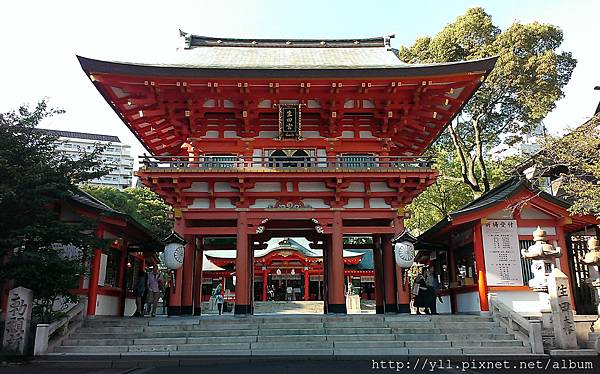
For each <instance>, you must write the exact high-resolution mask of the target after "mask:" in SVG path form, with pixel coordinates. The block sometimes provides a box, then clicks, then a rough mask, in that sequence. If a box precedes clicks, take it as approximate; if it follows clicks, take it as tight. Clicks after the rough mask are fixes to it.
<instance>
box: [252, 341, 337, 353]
mask: <svg viewBox="0 0 600 374" xmlns="http://www.w3.org/2000/svg"><path fill="white" fill-rule="evenodd" d="M306 348H310V349H326V348H333V342H329V341H321V342H311V343H310V344H306V342H294V341H287V342H256V343H250V349H252V350H257V349H264V350H269V351H271V350H275V349H281V350H292V349H306Z"/></svg>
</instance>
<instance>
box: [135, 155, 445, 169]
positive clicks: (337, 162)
mask: <svg viewBox="0 0 600 374" xmlns="http://www.w3.org/2000/svg"><path fill="white" fill-rule="evenodd" d="M140 164H142V165H143V166H144V167H146V168H201V169H233V168H242V169H244V168H270V169H273V168H275V169H279V168H285V169H289V168H304V169H323V168H347V169H367V170H371V169H382V168H383V169H401V168H431V166H432V164H433V162H432V160H431V158H428V157H414V156H372V155H339V156H290V157H285V156H268V157H239V156H233V155H232V156H228V155H205V156H153V157H151V158H150V157H148V156H141V157H140Z"/></svg>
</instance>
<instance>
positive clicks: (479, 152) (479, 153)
mask: <svg viewBox="0 0 600 374" xmlns="http://www.w3.org/2000/svg"><path fill="white" fill-rule="evenodd" d="M472 124H473V131H474V132H475V157H476V159H477V165H478V166H479V170H481V181H482V182H483V192H484V193H485V192H488V191H489V190H490V180H489V178H488V173H487V168H486V166H485V161H484V159H483V143H482V142H481V126H480V125H479V120H477V119H475V120H473V121H472Z"/></svg>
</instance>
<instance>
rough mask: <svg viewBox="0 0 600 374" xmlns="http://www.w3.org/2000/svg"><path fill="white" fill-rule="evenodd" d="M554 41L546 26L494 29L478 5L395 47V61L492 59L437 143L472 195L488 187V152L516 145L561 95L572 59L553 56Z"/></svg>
mask: <svg viewBox="0 0 600 374" xmlns="http://www.w3.org/2000/svg"><path fill="white" fill-rule="evenodd" d="M562 41H563V34H562V31H561V30H560V29H559V28H558V27H556V26H554V25H548V24H541V23H538V22H532V23H528V24H522V23H514V24H512V25H511V26H510V27H509V28H507V29H506V30H504V31H502V30H500V29H499V28H498V27H497V26H495V25H494V24H493V22H492V17H491V16H490V15H489V14H487V13H486V12H485V11H484V10H483V9H482V8H471V9H468V10H467V12H466V13H465V14H464V15H462V16H459V17H458V18H457V19H456V20H455V21H454V22H452V23H450V24H448V25H447V26H446V27H444V28H443V29H442V31H440V32H439V33H438V34H437V35H435V36H434V37H422V38H419V39H417V40H416V41H415V43H414V44H413V45H412V46H410V47H408V48H406V47H404V48H401V49H400V51H399V57H400V58H401V59H402V60H404V61H406V62H410V63H431V62H449V61H461V60H473V59H478V58H483V57H490V56H498V61H497V63H496V67H495V68H494V70H493V71H492V73H491V74H490V75H489V76H488V77H487V79H486V81H485V82H484V83H483V84H482V86H481V87H480V88H479V90H478V92H477V93H476V94H475V96H474V97H473V98H472V99H471V100H470V101H469V103H468V104H467V105H466V106H465V107H464V109H463V111H462V113H461V114H460V115H459V116H458V118H457V119H456V120H455V121H454V123H453V124H452V125H451V126H449V127H448V130H447V131H446V132H445V136H443V137H441V138H440V141H439V143H440V144H442V145H444V146H446V147H448V148H453V149H454V151H455V153H456V157H457V159H458V162H459V165H460V174H459V175H460V177H461V179H462V181H463V182H464V183H465V184H466V185H467V186H468V187H469V189H470V190H471V191H472V192H473V194H474V196H478V195H479V194H481V193H482V192H486V191H488V190H489V189H490V188H491V178H490V175H489V171H488V170H487V163H486V159H487V158H488V157H487V155H488V154H489V152H490V151H491V149H492V148H494V147H495V146H497V145H499V144H506V145H513V144H515V143H516V142H518V141H519V140H520V139H521V137H522V136H523V135H524V134H527V133H530V132H531V131H532V130H533V129H534V128H536V127H537V126H539V124H540V123H541V121H542V120H543V119H544V117H545V116H546V115H547V114H548V113H549V112H550V111H551V110H552V109H554V107H555V102H556V101H557V100H559V99H560V98H562V97H563V96H564V92H563V87H564V86H565V85H566V84H567V82H568V81H569V79H570V78H571V74H572V72H573V69H574V68H575V64H576V60H575V59H574V58H573V57H572V55H571V53H570V52H564V51H562V52H561V51H558V48H559V47H560V45H561V44H562Z"/></svg>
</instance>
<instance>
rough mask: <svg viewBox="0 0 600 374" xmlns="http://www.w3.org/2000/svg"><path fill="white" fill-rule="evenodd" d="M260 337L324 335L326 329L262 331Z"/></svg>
mask: <svg viewBox="0 0 600 374" xmlns="http://www.w3.org/2000/svg"><path fill="white" fill-rule="evenodd" d="M258 331H259V334H260V335H266V336H270V335H323V334H325V329H322V328H321V329H261V330H258Z"/></svg>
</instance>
